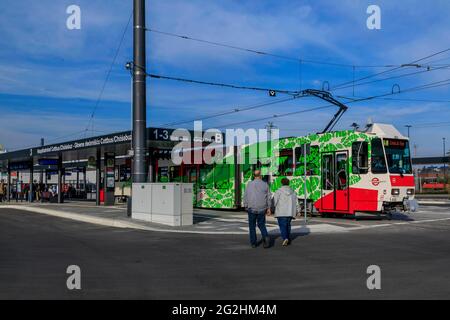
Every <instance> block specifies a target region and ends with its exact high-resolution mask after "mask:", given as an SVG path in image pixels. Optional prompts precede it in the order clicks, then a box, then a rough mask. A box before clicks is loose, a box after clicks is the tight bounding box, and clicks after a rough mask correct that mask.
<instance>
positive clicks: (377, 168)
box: [371, 138, 387, 173]
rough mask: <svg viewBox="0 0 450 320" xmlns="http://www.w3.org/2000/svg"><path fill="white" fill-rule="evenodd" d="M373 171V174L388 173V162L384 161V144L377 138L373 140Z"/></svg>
mask: <svg viewBox="0 0 450 320" xmlns="http://www.w3.org/2000/svg"><path fill="white" fill-rule="evenodd" d="M371 158H372V159H371V169H372V173H387V167H386V160H385V159H384V151H383V144H382V142H381V139H379V138H376V139H373V140H372V154H371Z"/></svg>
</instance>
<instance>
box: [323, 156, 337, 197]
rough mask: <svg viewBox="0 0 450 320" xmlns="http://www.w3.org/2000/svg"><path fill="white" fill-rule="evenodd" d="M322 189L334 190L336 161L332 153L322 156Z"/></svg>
mask: <svg viewBox="0 0 450 320" xmlns="http://www.w3.org/2000/svg"><path fill="white" fill-rule="evenodd" d="M322 189H323V190H334V163H333V156H332V155H324V156H323V157H322Z"/></svg>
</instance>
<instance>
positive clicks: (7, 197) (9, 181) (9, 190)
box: [6, 161, 11, 202]
mask: <svg viewBox="0 0 450 320" xmlns="http://www.w3.org/2000/svg"><path fill="white" fill-rule="evenodd" d="M6 199H8V202H9V201H11V168H10V167H9V161H8V188H6Z"/></svg>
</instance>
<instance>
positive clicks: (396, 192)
mask: <svg viewBox="0 0 450 320" xmlns="http://www.w3.org/2000/svg"><path fill="white" fill-rule="evenodd" d="M391 194H392V195H393V196H399V195H400V189H392V192H391Z"/></svg>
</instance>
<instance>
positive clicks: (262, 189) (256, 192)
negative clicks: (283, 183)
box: [244, 170, 271, 248]
mask: <svg viewBox="0 0 450 320" xmlns="http://www.w3.org/2000/svg"><path fill="white" fill-rule="evenodd" d="M254 177H255V179H254V180H253V181H251V182H249V183H248V185H247V188H246V189H245V193H244V207H245V208H246V209H247V212H248V227H249V233H250V244H251V246H252V248H256V247H257V239H256V224H258V228H259V230H260V231H261V235H262V240H263V244H264V248H268V247H269V246H270V239H269V234H268V233H267V229H266V216H265V215H266V214H267V215H270V214H271V212H270V206H271V195H270V190H269V186H268V185H267V183H265V182H264V181H263V180H262V178H261V171H260V170H256V171H255V172H254Z"/></svg>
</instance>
